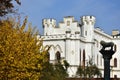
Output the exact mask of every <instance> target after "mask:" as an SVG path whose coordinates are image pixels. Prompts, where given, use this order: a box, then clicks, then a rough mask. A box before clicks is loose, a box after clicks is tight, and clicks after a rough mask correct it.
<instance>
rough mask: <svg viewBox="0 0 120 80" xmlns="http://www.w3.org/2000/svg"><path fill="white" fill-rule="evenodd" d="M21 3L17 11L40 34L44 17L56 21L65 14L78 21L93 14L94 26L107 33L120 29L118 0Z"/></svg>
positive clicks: (119, 3)
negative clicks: (35, 27) (26, 17)
mask: <svg viewBox="0 0 120 80" xmlns="http://www.w3.org/2000/svg"><path fill="white" fill-rule="evenodd" d="M21 3H22V5H21V6H19V13H21V16H22V17H24V16H28V19H29V22H31V23H32V24H33V26H37V29H39V31H40V33H41V34H43V28H42V19H44V18H54V19H56V20H57V23H58V22H60V21H62V20H63V17H65V16H74V17H75V19H76V20H78V21H79V20H80V17H81V16H84V15H92V16H95V17H96V24H95V27H100V28H101V29H103V30H104V32H106V33H108V34H111V31H112V30H113V29H119V30H120V0H21Z"/></svg>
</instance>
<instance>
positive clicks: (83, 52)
mask: <svg viewBox="0 0 120 80" xmlns="http://www.w3.org/2000/svg"><path fill="white" fill-rule="evenodd" d="M83 66H85V49H84V50H83Z"/></svg>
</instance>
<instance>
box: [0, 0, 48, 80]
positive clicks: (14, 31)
mask: <svg viewBox="0 0 120 80" xmlns="http://www.w3.org/2000/svg"><path fill="white" fill-rule="evenodd" d="M7 1H8V0H7ZM26 26H27V19H25V20H24V22H23V24H22V25H20V23H19V22H16V21H15V20H3V21H2V24H1V25H0V80H39V78H40V76H41V70H42V69H43V68H44V63H46V62H47V57H46V55H47V49H46V48H44V47H43V45H42V40H40V39H39V40H38V39H37V32H36V31H35V30H34V29H32V27H31V25H30V24H29V25H28V29H25V28H26Z"/></svg>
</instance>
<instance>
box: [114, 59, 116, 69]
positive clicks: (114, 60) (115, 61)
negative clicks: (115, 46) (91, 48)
mask: <svg viewBox="0 0 120 80" xmlns="http://www.w3.org/2000/svg"><path fill="white" fill-rule="evenodd" d="M114 67H117V58H114Z"/></svg>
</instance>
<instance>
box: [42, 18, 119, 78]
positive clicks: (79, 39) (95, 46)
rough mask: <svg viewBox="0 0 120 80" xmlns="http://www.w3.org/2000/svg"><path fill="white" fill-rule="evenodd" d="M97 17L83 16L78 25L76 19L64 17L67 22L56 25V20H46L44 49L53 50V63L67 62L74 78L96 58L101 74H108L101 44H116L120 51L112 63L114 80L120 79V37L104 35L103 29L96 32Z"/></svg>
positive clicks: (95, 61) (70, 73) (115, 34)
mask: <svg viewBox="0 0 120 80" xmlns="http://www.w3.org/2000/svg"><path fill="white" fill-rule="evenodd" d="M95 21H96V19H95V17H94V16H82V17H81V19H80V21H76V20H75V19H74V17H73V16H67V17H64V19H63V22H60V23H59V24H58V25H56V20H55V19H43V28H44V35H43V36H40V37H41V38H43V45H44V46H47V45H48V46H49V45H50V46H51V48H50V50H49V55H50V62H51V63H55V61H56V59H58V57H59V58H60V60H67V62H68V63H69V64H70V67H69V68H68V73H69V76H70V77H74V76H75V75H76V71H77V67H78V66H79V65H87V62H88V61H89V57H92V59H93V63H95V64H96V65H97V66H98V68H99V69H100V71H101V72H102V77H103V70H104V61H103V58H102V55H101V54H100V52H99V51H100V49H101V47H102V46H101V45H100V41H101V40H104V41H107V42H114V43H115V44H116V47H117V50H116V53H115V54H114V55H113V57H112V59H111V65H110V66H111V77H118V78H120V58H119V57H120V33H119V31H118V30H113V31H112V35H108V34H106V33H104V31H102V30H101V29H100V28H95V27H94V25H95Z"/></svg>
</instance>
